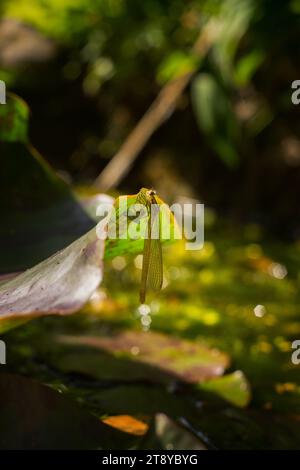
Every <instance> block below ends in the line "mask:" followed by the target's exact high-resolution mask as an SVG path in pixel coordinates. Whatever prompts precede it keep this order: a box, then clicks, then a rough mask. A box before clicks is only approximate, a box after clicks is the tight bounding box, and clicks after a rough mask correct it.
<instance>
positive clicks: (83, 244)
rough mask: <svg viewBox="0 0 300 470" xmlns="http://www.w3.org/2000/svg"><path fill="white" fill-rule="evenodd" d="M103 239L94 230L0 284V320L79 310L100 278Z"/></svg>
mask: <svg viewBox="0 0 300 470" xmlns="http://www.w3.org/2000/svg"><path fill="white" fill-rule="evenodd" d="M103 254H104V240H101V239H99V238H98V237H97V234H96V230H95V229H93V230H92V231H90V232H89V233H87V234H86V235H84V236H83V237H81V238H80V239H79V240H76V241H75V242H74V243H72V244H71V245H70V246H68V247H67V248H65V249H64V250H62V251H60V252H58V253H57V254H55V255H53V256H52V257H50V258H48V259H47V260H45V261H43V262H42V263H40V264H38V265H36V266H35V267H33V268H32V269H29V270H27V271H25V272H24V273H22V274H20V275H19V276H17V277H15V278H14V279H12V280H10V281H8V282H6V283H4V284H2V285H1V287H0V325H1V321H3V320H7V319H12V320H16V319H17V318H31V317H35V316H40V315H46V314H67V313H72V312H74V311H77V310H79V309H80V308H81V307H82V306H83V305H84V304H85V303H86V302H87V300H88V299H89V297H90V296H91V294H92V293H93V292H94V291H95V289H96V288H97V287H98V285H99V284H100V282H101V280H102V260H103Z"/></svg>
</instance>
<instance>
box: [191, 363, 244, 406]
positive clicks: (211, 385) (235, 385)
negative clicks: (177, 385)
mask: <svg viewBox="0 0 300 470" xmlns="http://www.w3.org/2000/svg"><path fill="white" fill-rule="evenodd" d="M199 388H200V389H201V390H207V391H209V392H213V393H216V394H217V395H219V396H220V397H222V398H224V399H225V400H227V401H229V402H230V403H232V404H233V405H236V406H239V407H241V408H244V407H245V406H247V405H248V404H249V402H250V399H251V392H250V385H249V383H248V381H247V379H246V377H245V376H244V374H243V372H241V371H239V370H238V371H236V372H233V373H232V374H228V375H224V376H223V377H218V378H216V379H211V380H208V381H206V382H203V383H201V384H199Z"/></svg>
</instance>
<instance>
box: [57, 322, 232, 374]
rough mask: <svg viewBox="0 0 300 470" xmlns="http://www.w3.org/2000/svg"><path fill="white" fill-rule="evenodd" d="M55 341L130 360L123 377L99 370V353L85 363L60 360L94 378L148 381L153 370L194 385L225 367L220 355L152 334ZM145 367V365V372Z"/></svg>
mask: <svg viewBox="0 0 300 470" xmlns="http://www.w3.org/2000/svg"><path fill="white" fill-rule="evenodd" d="M58 341H59V342H60V343H63V344H69V345H73V346H87V347H89V348H95V349H96V350H99V352H100V353H101V352H102V353H103V352H105V353H109V354H110V355H111V357H115V358H118V359H121V360H122V359H123V360H124V361H127V362H129V360H130V362H131V363H132V364H133V367H131V373H130V372H129V371H128V368H127V372H126V376H125V377H124V374H123V373H122V367H120V370H119V371H118V370H117V369H114V370H107V369H106V368H105V370H104V369H103V368H102V367H99V365H100V362H102V360H101V354H100V355H99V354H98V356H97V354H96V355H95V354H94V355H93V356H91V355H90V356H88V357H89V360H87V361H82V360H81V361H76V359H74V361H72V356H71V355H69V356H68V360H65V361H64V360H63V358H62V360H63V363H64V364H65V366H66V367H75V368H76V362H77V370H78V367H79V368H80V367H82V368H83V369H82V372H85V373H88V372H90V373H91V374H92V375H95V376H96V377H98V378H108V377H109V378H112V377H113V376H114V374H115V377H114V378H117V377H119V378H122V377H123V378H125V380H126V379H129V378H130V377H131V378H132V377H133V376H136V377H138V376H140V377H141V378H148V379H150V380H151V376H149V370H151V369H153V368H156V371H157V372H161V374H162V375H163V376H165V377H168V376H171V377H172V378H173V379H176V378H177V379H178V380H183V381H185V382H189V383H198V382H200V381H203V380H207V379H209V378H212V377H218V376H220V375H223V373H224V370H225V369H226V368H227V367H228V365H229V359H228V356H227V355H226V354H224V353H221V352H219V351H217V350H211V349H208V348H206V347H205V346H203V345H201V344H197V343H195V342H190V341H185V340H181V339H179V338H176V337H170V336H166V335H164V334H161V333H154V332H137V331H123V332H120V333H117V334H115V335H113V336H110V337H101V336H97V337H93V336H59V337H58ZM75 357H76V353H75ZM97 358H98V360H97ZM83 362H84V363H83ZM71 364H72V365H71ZM141 366H144V368H143V367H141ZM145 366H147V367H146V369H145ZM149 367H150V369H149ZM128 372H129V373H128ZM107 374H108V375H107ZM154 377H156V378H157V373H154V375H153V376H152V378H153V379H154Z"/></svg>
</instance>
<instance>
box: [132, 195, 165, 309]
mask: <svg viewBox="0 0 300 470" xmlns="http://www.w3.org/2000/svg"><path fill="white" fill-rule="evenodd" d="M136 202H137V204H142V205H144V206H145V207H146V209H147V218H148V220H147V228H146V233H145V240H144V249H143V265H142V278H141V288H140V301H141V303H142V304H143V303H145V300H146V291H147V288H148V286H149V287H151V288H152V289H154V290H160V289H161V287H162V283H163V261H162V248H161V238H160V235H161V227H160V207H159V201H158V198H157V196H156V192H155V191H154V190H153V189H147V188H142V189H141V190H140V192H139V193H138V195H137V198H136Z"/></svg>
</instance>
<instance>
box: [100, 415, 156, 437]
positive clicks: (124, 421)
mask: <svg viewBox="0 0 300 470" xmlns="http://www.w3.org/2000/svg"><path fill="white" fill-rule="evenodd" d="M102 422H103V423H105V424H108V425H109V426H112V427H113V428H116V429H119V430H120V431H123V432H127V433H128V434H133V435H134V436H144V435H145V434H146V433H147V431H148V429H149V424H147V422H145V421H141V420H140V419H138V418H135V417H134V416H129V415H116V416H108V417H107V418H104V419H103V420H102Z"/></svg>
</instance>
